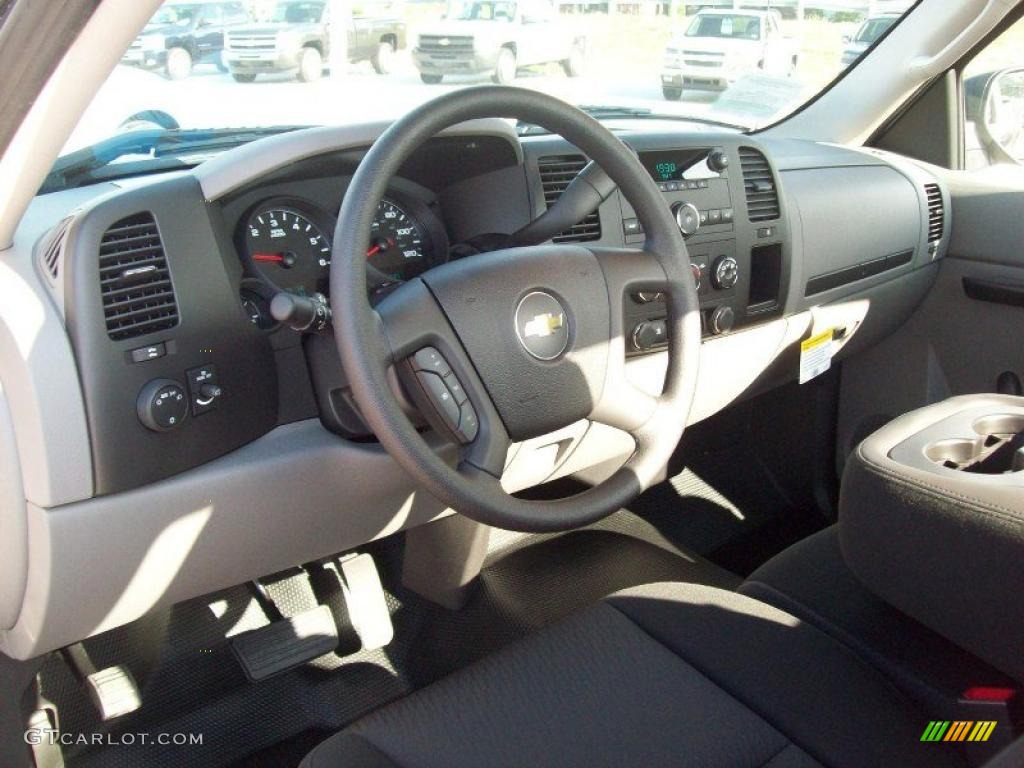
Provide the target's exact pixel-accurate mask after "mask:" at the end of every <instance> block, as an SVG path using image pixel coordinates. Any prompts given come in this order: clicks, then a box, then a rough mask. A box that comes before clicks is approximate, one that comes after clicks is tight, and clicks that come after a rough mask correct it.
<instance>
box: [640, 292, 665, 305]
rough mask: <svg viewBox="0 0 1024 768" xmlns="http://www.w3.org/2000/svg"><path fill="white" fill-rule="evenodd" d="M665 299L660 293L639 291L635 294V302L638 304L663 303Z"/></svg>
mask: <svg viewBox="0 0 1024 768" xmlns="http://www.w3.org/2000/svg"><path fill="white" fill-rule="evenodd" d="M664 298H665V297H664V295H662V293H661V292H660V291H637V292H636V293H634V294H633V301H635V302H636V303H637V304H650V303H651V302H652V301H662V300H663V299H664Z"/></svg>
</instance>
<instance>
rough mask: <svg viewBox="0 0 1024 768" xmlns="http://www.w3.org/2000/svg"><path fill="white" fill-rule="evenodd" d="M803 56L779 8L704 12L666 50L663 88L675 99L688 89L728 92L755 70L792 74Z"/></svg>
mask: <svg viewBox="0 0 1024 768" xmlns="http://www.w3.org/2000/svg"><path fill="white" fill-rule="evenodd" d="M798 55H799V45H798V41H797V40H795V39H794V38H792V37H787V36H786V35H784V34H783V32H782V30H781V28H780V26H779V18H778V14H777V13H775V12H774V11H748V10H741V11H732V10H703V11H700V12H699V13H697V14H696V15H695V16H694V17H693V19H692V20H691V21H690V22H689V24H688V26H687V27H686V31H685V32H683V33H682V34H681V35H678V36H676V37H674V38H673V39H672V40H671V41H670V42H669V44H668V47H667V48H666V49H665V63H664V66H663V68H662V71H661V90H662V93H663V94H664V96H665V98H666V99H668V100H670V101H675V100H677V99H679V97H680V96H682V94H683V91H724V90H725V89H727V88H728V87H729V86H730V85H732V83H734V82H735V81H736V79H737V78H738V77H740V76H741V75H745V74H750V73H753V72H764V73H766V74H770V75H782V76H788V75H791V74H793V72H794V70H795V69H796V65H797V59H798Z"/></svg>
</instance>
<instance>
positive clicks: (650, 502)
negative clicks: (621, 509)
mask: <svg viewBox="0 0 1024 768" xmlns="http://www.w3.org/2000/svg"><path fill="white" fill-rule="evenodd" d="M630 508H631V509H632V510H633V511H634V512H636V513H637V514H638V515H640V516H641V517H643V518H644V519H645V520H647V521H648V522H650V523H651V524H652V525H653V526H655V527H656V528H657V529H658V530H659V531H660V532H661V533H662V534H664V535H665V537H666V538H667V539H669V540H670V541H671V542H673V543H674V544H676V545H678V546H680V547H685V548H686V549H688V550H690V551H692V552H695V553H698V554H700V555H702V556H704V557H707V558H708V559H709V560H711V561H713V562H715V563H717V564H718V565H720V566H722V567H723V568H726V569H728V570H730V571H732V572H734V573H737V574H740V575H743V576H746V575H748V574H749V573H751V572H752V571H753V570H754V569H756V568H757V566H758V565H760V564H761V563H762V562H764V561H765V560H767V559H768V558H769V557H771V556H772V555H773V554H776V553H777V552H780V551H782V549H785V547H787V546H788V545H789V544H792V543H794V542H795V541H798V540H799V539H801V538H803V537H805V536H808V535H810V534H811V533H814V532H815V531H817V530H819V529H820V528H821V527H822V526H823V525H824V524H825V521H824V519H823V518H822V517H821V515H820V514H819V513H818V512H817V511H816V510H809V509H806V508H802V507H800V506H797V505H795V504H794V503H793V502H791V501H790V499H789V498H788V497H787V495H786V494H785V493H784V492H783V491H782V490H780V489H779V487H778V486H777V485H776V484H775V481H774V479H773V477H772V475H771V473H770V472H769V471H768V469H767V468H766V467H765V466H764V465H763V464H762V463H761V461H760V459H759V458H758V456H757V455H756V454H755V453H754V452H753V451H752V450H750V449H748V448H745V447H742V446H740V447H729V448H724V449H720V450H715V451H707V452H703V453H698V454H694V455H691V456H689V457H688V458H687V464H686V466H685V467H683V468H682V469H681V470H679V471H678V472H677V473H676V474H675V475H673V476H672V477H670V478H669V479H668V480H666V481H665V482H662V483H659V484H658V485H656V486H654V487H653V488H651V489H650V490H648V491H647V492H646V493H644V494H643V495H642V496H640V498H638V499H637V500H636V501H634V502H633V503H632V504H631V505H630Z"/></svg>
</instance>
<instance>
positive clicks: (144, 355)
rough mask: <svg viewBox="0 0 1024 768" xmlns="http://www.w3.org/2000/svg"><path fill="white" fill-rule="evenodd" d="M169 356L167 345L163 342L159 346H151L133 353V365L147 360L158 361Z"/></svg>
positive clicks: (134, 350)
mask: <svg viewBox="0 0 1024 768" xmlns="http://www.w3.org/2000/svg"><path fill="white" fill-rule="evenodd" d="M166 354H167V345H166V344H164V343H163V342H162V341H161V342H159V343H157V344H150V345H149V346H148V347H139V348H138V349H133V350H132V351H131V355H132V362H133V363H144V362H146V361H147V360H156V359H157V358H160V357H163V356H164V355H166Z"/></svg>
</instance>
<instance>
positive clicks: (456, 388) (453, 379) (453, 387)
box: [444, 373, 469, 405]
mask: <svg viewBox="0 0 1024 768" xmlns="http://www.w3.org/2000/svg"><path fill="white" fill-rule="evenodd" d="M444 383H445V384H446V385H447V386H448V391H449V392H451V393H452V397H454V398H455V402H456V403H458V404H459V405H462V404H463V403H465V402H466V401H467V400H468V399H469V398H468V397H466V390H465V389H463V388H462V382H461V381H459V379H458V377H457V376H456V375H455V374H454V373H449V374H447V375H446V376H445V377H444Z"/></svg>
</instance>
